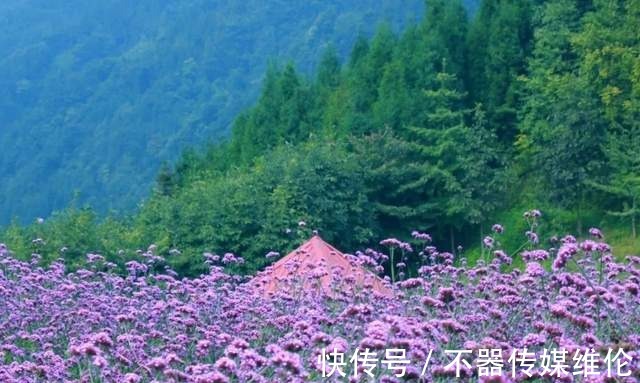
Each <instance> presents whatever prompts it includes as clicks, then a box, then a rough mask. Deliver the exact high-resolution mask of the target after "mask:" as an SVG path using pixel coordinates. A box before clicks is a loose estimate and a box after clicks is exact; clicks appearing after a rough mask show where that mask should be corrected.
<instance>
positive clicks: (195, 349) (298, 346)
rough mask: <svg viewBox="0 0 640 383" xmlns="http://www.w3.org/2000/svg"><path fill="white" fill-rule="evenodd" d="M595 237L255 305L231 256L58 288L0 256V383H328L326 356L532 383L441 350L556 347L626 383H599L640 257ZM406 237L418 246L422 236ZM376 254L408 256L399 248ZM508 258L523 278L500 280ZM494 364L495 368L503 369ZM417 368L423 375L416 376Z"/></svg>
mask: <svg viewBox="0 0 640 383" xmlns="http://www.w3.org/2000/svg"><path fill="white" fill-rule="evenodd" d="M537 214H538V213H536V212H530V213H529V217H528V218H530V219H534V218H537V217H538V216H539V215H538V216H536V215H537ZM499 231H500V230H497V229H494V232H495V233H499ZM598 233H599V231H597V232H596V231H592V232H591V238H592V239H590V240H578V239H576V238H574V237H569V236H567V237H565V238H563V239H562V240H561V246H560V248H559V249H558V250H557V251H552V250H545V249H531V248H529V249H528V250H526V251H524V252H520V253H518V252H515V253H513V254H510V255H507V253H506V252H504V251H502V250H500V249H498V248H496V247H494V249H493V250H492V251H493V253H494V255H495V256H494V257H493V258H492V259H489V260H487V261H480V262H478V264H477V265H475V266H468V265H467V264H466V263H465V262H462V261H461V259H460V258H459V257H458V256H454V255H453V254H451V253H447V252H440V251H438V250H437V249H436V248H435V247H433V246H427V247H425V248H424V250H423V251H422V252H420V254H421V255H422V258H421V259H419V260H417V259H416V258H419V257H413V258H411V259H409V261H411V263H406V262H405V260H404V259H400V260H399V261H400V262H399V263H400V264H398V265H396V266H397V267H398V268H399V269H401V270H403V272H406V273H407V277H408V278H399V280H398V282H396V283H395V284H393V285H392V286H391V288H392V291H393V296H390V297H387V296H381V295H380V294H376V293H375V292H374V291H373V290H371V291H369V289H366V288H364V289H360V290H354V289H347V288H345V287H346V286H349V285H352V284H353V281H352V279H353V278H350V277H349V275H348V273H347V275H343V274H341V273H339V272H336V270H328V269H327V267H326V265H324V264H319V265H317V266H316V267H315V268H313V267H312V268H311V269H310V270H308V272H309V274H308V276H307V277H304V278H303V277H299V278H284V279H282V280H279V281H278V282H279V283H280V285H281V286H282V288H281V289H279V290H278V291H277V292H276V293H273V294H270V295H267V294H264V291H261V290H260V289H259V288H256V287H255V286H254V285H252V284H251V283H246V282H247V278H246V277H240V276H237V275H230V274H227V273H226V272H225V270H224V267H225V266H229V267H231V268H235V265H236V264H238V263H241V262H242V261H243V260H242V258H240V257H238V256H235V255H233V254H225V255H223V256H218V255H215V254H210V253H207V254H205V255H204V260H205V262H206V263H207V264H208V265H209V272H208V273H207V274H204V275H202V276H200V277H199V278H193V279H190V278H182V279H178V278H176V276H175V273H173V272H172V271H171V270H170V269H162V268H158V267H154V265H156V264H157V259H156V258H155V257H157V255H156V253H155V249H153V248H151V249H149V250H148V251H147V252H143V253H142V254H141V255H140V256H141V259H140V260H139V261H132V262H129V263H128V264H127V268H128V271H129V272H128V274H127V275H118V274H116V273H114V272H112V271H108V270H110V269H109V268H105V267H98V266H99V265H101V262H104V259H103V258H102V257H101V256H99V255H97V254H89V255H88V256H87V261H88V263H87V266H86V269H81V270H79V271H77V272H74V273H66V272H65V266H64V264H63V263H62V261H58V262H55V263H53V264H52V265H49V266H48V267H44V266H43V265H40V264H38V262H39V259H38V257H34V258H33V260H32V261H31V262H22V261H18V260H16V259H15V258H13V257H12V255H11V253H10V251H9V249H7V247H6V246H4V245H2V244H0V307H1V308H2V309H0V381H1V382H9V383H13V382H26V383H31V382H33V383H35V382H68V381H79V382H130V383H146V382H198V383H199V382H203V383H207V382H219V383H224V382H245V381H251V382H307V381H327V378H326V377H323V369H322V366H321V364H320V363H319V361H322V359H321V358H320V359H319V357H321V355H322V350H336V351H337V352H340V353H347V354H353V353H354V352H355V351H356V350H361V351H362V350H367V349H368V350H370V351H371V352H374V353H376V355H381V354H383V353H384V350H387V349H401V350H405V354H403V360H407V361H408V363H406V364H403V366H402V367H406V371H404V372H405V374H404V376H403V377H402V378H400V377H398V376H397V373H398V369H393V368H389V369H387V368H378V369H377V370H376V371H377V375H376V378H377V379H378V381H380V382H389V383H391V382H405V381H413V382H418V381H424V382H446V381H451V380H455V381H461V382H477V381H483V382H527V381H535V380H532V379H537V378H539V376H538V377H536V376H535V375H534V376H533V378H531V377H528V376H527V375H516V376H501V377H485V376H482V374H481V371H479V368H477V367H473V366H474V365H478V363H474V361H473V360H471V359H470V360H469V362H470V363H469V365H470V366H471V367H466V366H465V365H464V363H463V366H462V367H460V369H459V371H457V373H458V375H459V376H460V378H455V375H456V370H455V369H453V370H452V369H451V367H450V363H451V358H450V355H446V356H445V355H443V352H442V351H443V350H454V349H461V350H462V349H464V350H469V351H470V355H477V354H478V353H479V350H486V349H491V350H501V352H500V355H502V356H506V357H505V358H508V356H509V355H512V354H513V351H514V350H518V349H520V350H521V349H527V350H528V351H527V352H530V353H532V355H533V356H534V357H536V358H543V356H544V350H545V349H552V348H554V349H563V350H567V352H568V353H569V355H576V354H580V355H585V353H586V352H590V353H593V354H594V358H596V357H597V358H599V359H600V360H605V358H606V357H607V350H609V349H615V350H617V349H624V351H625V352H626V353H627V354H628V355H629V357H630V358H631V359H630V360H631V362H630V363H629V364H628V365H626V366H625V372H626V371H629V372H630V374H631V375H630V376H622V375H619V376H616V377H614V378H612V379H615V380H611V381H616V382H635V381H638V379H640V364H639V363H638V361H639V360H640V322H639V321H638V318H640V257H633V256H629V257H626V258H625V259H616V258H615V257H614V256H613V254H612V253H611V251H610V250H611V249H610V248H609V246H607V245H606V244H604V243H603V242H600V241H601V240H602V238H603V237H602V236H601V234H598ZM414 237H415V238H416V239H420V240H422V241H423V242H428V238H427V237H426V236H425V235H423V234H420V235H419V236H415V235H414ZM384 244H385V245H387V246H389V247H390V248H391V249H393V248H395V249H398V248H400V249H403V248H406V246H405V245H403V244H404V242H401V241H398V240H386V241H384ZM494 245H495V244H494ZM403 250H404V249H403ZM277 256H278V255H277V253H270V254H269V257H274V258H275V257H277ZM518 257H520V258H522V259H523V261H525V262H526V269H525V270H523V271H521V270H519V269H512V268H509V267H508V266H506V265H505V263H510V262H511V259H515V258H518ZM348 260H349V262H351V263H352V266H353V267H354V268H355V267H356V266H358V267H361V266H366V267H370V268H371V269H373V270H377V271H383V270H384V267H383V266H382V265H383V264H386V262H389V261H391V259H390V257H389V256H387V255H385V254H383V253H380V252H377V251H375V250H372V249H367V250H364V251H362V252H356V253H355V255H353V256H349V257H348ZM418 262H422V264H418V265H417V267H416V268H415V269H414V268H413V267H414V266H413V265H414V264H415V263H418ZM105 270H106V271H105ZM158 270H160V271H161V272H160V271H158ZM326 275H330V276H331V279H332V283H333V285H332V286H333V294H330V295H329V294H325V293H323V292H322V291H321V290H320V289H315V288H314V287H313V286H314V284H313V281H314V280H319V279H320V278H323V277H324V276H326ZM267 282H268V281H267ZM388 285H389V284H388V282H387V286H388ZM300 288H303V289H306V290H300ZM432 350H438V352H433V354H431V351H432ZM385 356H386V357H387V358H386V359H387V360H389V356H387V355H385ZM391 357H393V355H391ZM505 358H502V359H499V360H496V361H495V362H496V363H502V364H504V365H505V366H508V365H509V363H508V361H507V360H506V359H505ZM427 359H429V369H428V370H425V371H422V366H423V365H424V363H425V360H427ZM464 359H467V357H466V356H464V358H463V360H464ZM475 362H477V361H475ZM416 366H417V367H416ZM340 367H341V369H342V370H343V372H344V374H345V375H349V376H352V375H354V373H356V371H354V370H353V364H352V363H344V364H340ZM359 368H362V366H360V367H359ZM600 368H602V366H600ZM355 375H357V376H358V379H360V378H361V379H362V380H352V381H353V382H357V381H368V380H367V379H368V378H369V377H368V376H367V374H366V372H365V371H364V370H358V371H357V373H356V374H355ZM614 375H615V373H614ZM598 379H600V380H598ZM538 381H548V380H538ZM562 381H565V380H562ZM566 381H575V382H581V381H582V382H607V381H609V380H604V378H600V377H592V376H584V377H581V376H572V377H571V380H566Z"/></svg>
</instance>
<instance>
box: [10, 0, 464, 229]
mask: <svg viewBox="0 0 640 383" xmlns="http://www.w3.org/2000/svg"><path fill="white" fill-rule="evenodd" d="M473 2H475V0H473V1H469V3H473ZM423 9H424V4H423V0H403V1H401V2H399V1H395V0H357V1H355V0H309V1H287V0H272V1H269V2H265V1H262V0H229V1H209V0H141V1H136V2H131V1H126V0H101V1H97V2H96V1H84V0H50V1H41V0H3V1H2V2H1V4H0V31H2V33H0V126H1V128H0V142H1V143H2V144H3V149H2V155H1V156H0V173H1V174H2V182H0V225H6V224H8V223H10V222H11V220H15V221H17V222H20V223H23V224H25V223H31V222H33V220H35V219H36V218H37V217H46V216H48V215H49V214H50V213H51V212H52V211H55V210H60V209H63V208H65V207H66V206H68V205H69V204H71V203H75V204H78V205H81V206H83V205H90V206H92V208H93V209H95V210H96V212H97V213H98V214H100V215H101V216H104V215H105V214H112V215H118V214H119V215H121V216H122V215H127V214H131V213H132V212H133V211H135V209H136V208H137V206H138V204H139V202H140V201H141V200H142V199H144V198H146V197H148V196H149V191H150V189H151V188H152V186H153V181H154V177H155V175H156V174H157V172H158V170H159V169H160V167H161V165H162V163H163V162H167V163H174V161H175V160H176V158H177V157H178V156H179V155H180V153H181V151H182V150H183V149H185V148H188V147H197V148H202V147H204V146H206V145H207V144H208V143H215V142H219V141H220V140H221V139H222V138H224V137H227V136H228V134H229V131H230V128H231V124H232V122H233V120H234V117H235V115H236V114H237V113H238V112H239V111H241V110H243V109H244V108H246V107H248V106H250V105H251V104H252V103H253V102H254V101H255V100H256V99H257V97H258V94H259V92H260V84H261V79H262V78H263V75H264V71H265V69H266V68H267V66H268V63H269V62H270V61H275V60H294V61H295V62H296V65H297V68H298V69H299V70H300V71H301V73H312V71H313V68H314V67H315V66H316V64H317V60H318V57H319V55H320V54H321V52H322V51H323V49H324V48H325V47H326V46H327V45H329V44H333V45H334V46H335V48H336V50H337V51H338V52H339V54H340V57H345V56H346V55H347V54H348V52H349V50H350V48H351V45H352V44H353V42H354V41H355V39H356V37H357V35H358V34H362V35H364V36H371V35H372V34H373V32H374V31H375V28H376V25H377V24H378V23H379V22H382V21H383V20H386V21H387V22H388V23H389V25H391V27H392V28H393V30H395V31H399V30H401V29H402V28H403V27H404V26H405V25H406V24H407V23H411V22H414V21H416V20H418V19H419V17H420V16H421V15H422V13H423ZM25 191H28V192H25Z"/></svg>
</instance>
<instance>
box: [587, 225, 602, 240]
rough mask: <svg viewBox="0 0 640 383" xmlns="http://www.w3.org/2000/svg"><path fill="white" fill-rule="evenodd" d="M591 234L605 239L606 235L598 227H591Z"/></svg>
mask: <svg viewBox="0 0 640 383" xmlns="http://www.w3.org/2000/svg"><path fill="white" fill-rule="evenodd" d="M589 234H590V235H591V236H592V237H594V238H596V239H603V238H604V235H603V234H602V231H600V229H598V228H596V227H592V228H590V229H589Z"/></svg>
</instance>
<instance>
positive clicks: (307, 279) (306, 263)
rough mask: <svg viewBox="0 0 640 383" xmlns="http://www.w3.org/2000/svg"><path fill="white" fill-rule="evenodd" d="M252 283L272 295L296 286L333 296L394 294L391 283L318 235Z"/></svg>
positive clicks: (267, 269) (270, 267)
mask: <svg viewBox="0 0 640 383" xmlns="http://www.w3.org/2000/svg"><path fill="white" fill-rule="evenodd" d="M249 283H250V284H251V285H252V286H257V288H259V289H262V290H263V291H264V293H265V294H267V295H272V294H276V293H277V292H278V291H282V290H284V289H286V291H287V292H291V291H290V290H291V289H292V288H293V287H295V286H300V287H302V288H303V289H304V290H305V291H317V289H320V288H321V289H322V290H323V291H324V293H326V294H327V295H329V296H335V295H336V293H337V291H336V290H339V291H341V292H347V293H349V292H356V291H361V290H368V291H372V292H373V293H374V294H378V295H381V296H384V297H393V291H392V289H391V288H390V286H389V285H388V283H387V282H385V281H384V280H382V279H381V278H379V277H378V276H376V275H375V274H373V273H372V272H370V271H368V270H366V269H364V268H363V267H361V266H359V265H357V264H356V263H355V262H354V260H350V259H349V258H347V256H345V255H344V254H343V253H341V252H340V251H338V250H337V249H336V248H334V247H333V246H331V245H329V244H328V243H326V242H325V241H323V240H322V238H320V236H318V235H315V236H313V237H312V238H311V239H310V240H308V241H307V242H305V243H304V244H302V245H301V246H300V247H298V248H297V249H296V250H294V251H292V252H291V253H289V254H288V255H287V256H286V257H284V258H282V259H280V260H279V261H277V262H276V263H274V264H273V265H271V266H269V267H267V268H266V269H265V270H264V271H263V272H261V273H259V274H258V275H257V276H256V277H254V278H253V279H252V280H251V281H250V282H249Z"/></svg>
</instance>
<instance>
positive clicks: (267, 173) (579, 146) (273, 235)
mask: <svg viewBox="0 0 640 383" xmlns="http://www.w3.org/2000/svg"><path fill="white" fill-rule="evenodd" d="M638 25H640V1H638V0H632V1H626V2H610V1H605V0H595V1H593V2H590V1H579V0H549V1H545V2H539V1H534V0H530V1H512V0H484V1H482V2H481V4H480V7H479V10H478V12H477V14H476V15H475V16H474V17H471V18H469V17H468V16H467V12H466V10H465V8H464V7H463V5H462V3H461V2H459V1H444V0H431V1H429V2H428V5H427V13H426V16H425V17H424V18H423V20H422V21H421V22H420V23H419V24H417V25H415V26H411V27H409V28H407V30H406V31H404V32H403V33H401V34H396V33H394V32H393V31H392V30H391V29H390V28H389V27H387V26H384V25H383V26H381V27H380V28H379V29H378V31H377V33H376V34H375V35H374V36H373V38H372V39H370V40H367V39H365V38H359V39H357V40H356V41H355V43H354V45H353V49H352V52H351V54H350V57H349V58H348V60H346V62H345V63H344V64H341V63H340V59H339V57H340V55H339V54H338V53H336V51H335V50H334V49H332V48H328V49H327V50H326V51H325V53H324V54H323V55H322V57H321V59H320V61H319V65H318V68H317V70H316V75H315V76H314V77H312V78H306V77H305V76H302V75H300V73H298V71H297V70H296V67H295V66H294V65H292V64H290V65H286V66H276V65H272V66H271V67H269V69H268V70H267V72H266V75H265V79H264V82H263V90H262V94H261V95H260V97H259V99H258V101H257V102H256V103H255V104H254V105H253V106H252V107H250V108H248V109H246V110H245V111H243V112H242V113H241V114H239V115H238V117H237V118H236V120H235V122H234V124H233V128H232V133H231V137H230V139H229V140H227V141H226V142H224V143H221V144H216V145H212V146H210V147H209V148H208V149H207V150H206V151H201V152H194V151H187V152H185V153H184V154H183V156H182V158H181V159H180V161H178V163H177V164H176V165H175V166H172V167H165V168H163V170H162V171H161V172H160V173H159V175H158V177H157V186H156V189H155V192H154V194H153V196H151V197H150V198H149V199H148V200H147V201H146V202H145V204H144V205H143V206H142V208H141V210H140V212H139V214H137V215H135V216H133V217H131V219H130V221H129V222H123V221H117V220H107V221H105V222H104V223H100V224H97V225H90V226H91V229H89V231H88V233H89V234H86V235H84V236H83V235H81V234H76V233H74V231H73V227H75V226H74V225H78V221H81V220H89V221H90V220H94V218H93V216H91V215H90V214H89V212H86V211H78V210H70V211H67V212H65V213H63V214H61V215H60V216H59V217H57V218H54V219H52V220H50V221H47V222H45V223H43V224H41V225H33V226H32V227H30V228H20V227H17V226H15V227H11V228H10V229H9V231H8V234H7V236H8V237H9V238H11V239H13V240H16V241H17V240H18V239H20V238H22V241H23V242H24V244H23V245H22V248H27V247H29V246H32V244H31V243H30V242H29V241H30V240H29V241H28V240H26V239H25V238H32V237H33V235H34V234H35V233H38V230H49V231H50V232H56V231H58V232H61V233H60V236H61V238H67V237H68V238H70V239H68V240H66V241H67V242H68V243H69V244H76V245H77V246H78V247H79V248H82V249H84V250H94V251H101V252H104V253H106V254H117V253H116V252H115V248H114V247H111V244H110V243H108V242H107V239H105V238H106V237H103V236H102V235H105V236H107V237H108V234H107V233H114V234H113V237H117V238H118V240H120V242H119V243H122V244H124V245H120V246H129V248H127V249H124V250H125V252H124V253H125V254H132V252H133V251H134V250H135V249H136V246H140V245H141V244H143V243H155V244H156V245H157V246H158V247H159V249H160V251H164V252H167V251H169V249H172V248H178V249H180V250H181V251H182V254H181V255H176V256H174V257H173V258H172V259H173V262H174V263H175V264H176V265H177V266H178V267H180V270H182V271H184V272H194V271H196V270H195V269H192V266H191V265H193V264H197V263H198V262H195V261H194V259H195V257H198V256H199V254H201V253H202V252H204V251H216V252H224V251H235V252H239V253H240V254H241V255H243V256H245V258H246V259H247V260H248V262H247V264H246V265H245V269H246V270H252V269H255V268H257V267H260V266H262V265H263V263H264V261H263V259H264V258H263V255H264V253H265V252H267V251H269V250H278V251H284V250H286V249H288V248H291V246H292V245H293V244H294V243H295V241H293V240H292V239H294V238H295V237H296V236H297V235H308V232H307V231H308V230H312V229H317V230H319V231H320V232H321V233H322V234H323V235H324V236H325V237H326V238H327V239H329V240H330V241H335V242H336V245H338V246H339V247H341V248H344V249H347V250H351V249H353V248H355V247H357V246H360V245H367V244H371V243H372V240H374V239H379V238H380V236H381V235H382V233H384V234H385V235H389V234H391V235H402V236H406V235H407V233H409V232H410V231H411V230H414V229H416V230H427V231H429V232H430V233H431V234H432V235H433V236H434V239H435V240H436V242H440V243H441V244H444V246H446V247H447V248H449V249H451V250H452V251H457V250H456V248H457V245H459V244H463V245H465V247H466V246H468V245H472V246H473V245H474V244H477V243H478V238H482V235H483V232H487V231H488V229H489V227H490V225H491V223H493V222H494V220H500V221H502V222H505V223H507V229H508V230H509V231H510V232H513V233H517V232H519V231H520V229H521V228H520V227H513V228H511V227H509V224H510V223H511V222H513V226H516V225H518V223H517V222H520V221H521V217H520V214H521V212H522V211H523V210H526V209H530V208H532V207H540V208H542V209H543V211H545V212H548V214H546V215H545V217H544V218H543V220H544V222H545V224H546V227H545V228H543V229H542V231H541V233H542V234H543V235H544V236H550V235H552V234H563V232H564V231H565V230H567V231H569V230H573V229H574V228H569V227H568V225H570V224H571V223H572V222H577V226H578V227H577V228H575V229H577V231H578V233H580V234H584V232H585V229H584V228H585V227H587V225H603V224H605V225H613V226H616V227H621V225H625V227H627V228H628V229H627V232H628V233H629V235H630V236H633V237H634V238H635V235H636V219H637V217H638V216H639V215H640V207H639V203H640V162H639V161H640V157H639V156H638V155H637V153H638V152H639V151H640V125H639V123H638V121H640V59H639V58H640V30H639V29H638V28H637V26H638ZM516 211H517V213H514V212H516ZM516 214H517V217H515V215H516ZM514 217H515V218H514ZM299 221H304V222H306V225H304V226H299V225H298V222H299ZM66 226H69V227H70V228H71V229H70V230H69V231H66V229H64V228H65V227H66ZM54 227H57V229H54ZM21 230H22V232H20V231H21ZM91 230H93V231H91ZM43 235H44V234H43ZM52 235H53V234H52ZM56 235H57V234H56ZM514 235H515V234H514ZM292 237H294V238H292ZM58 238H60V237H58ZM79 238H88V239H86V240H87V241H92V242H90V244H88V245H87V243H83V242H81V240H80V239H79ZM83 240H85V239H83ZM634 240H635V239H634ZM109 241H111V239H109ZM504 241H505V244H506V245H507V246H508V247H509V246H511V247H514V248H515V247H517V246H518V243H520V242H522V239H521V238H519V237H518V238H516V237H510V236H509V234H508V233H507V234H506V236H505V238H504ZM63 242H65V241H62V242H60V243H58V242H56V243H55V245H56V246H58V245H62V243H63ZM636 243H637V242H636ZM11 247H12V248H14V249H20V248H21V247H19V246H15V245H14V246H11ZM69 247H70V246H69ZM632 249H633V247H632ZM54 250H55V248H52V249H51V251H52V252H53V251H54ZM637 250H638V249H637V248H636V249H635V251H637ZM114 257H115V256H114ZM114 259H116V258H114Z"/></svg>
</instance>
